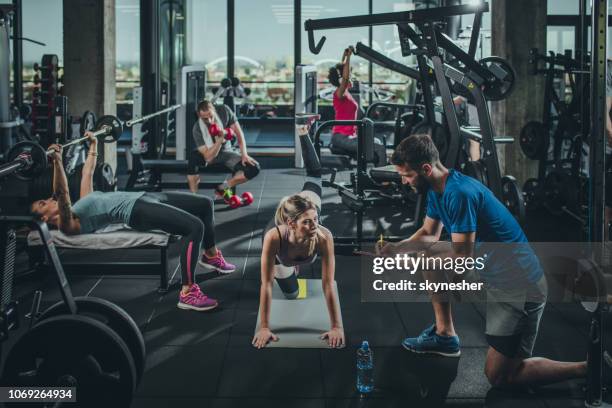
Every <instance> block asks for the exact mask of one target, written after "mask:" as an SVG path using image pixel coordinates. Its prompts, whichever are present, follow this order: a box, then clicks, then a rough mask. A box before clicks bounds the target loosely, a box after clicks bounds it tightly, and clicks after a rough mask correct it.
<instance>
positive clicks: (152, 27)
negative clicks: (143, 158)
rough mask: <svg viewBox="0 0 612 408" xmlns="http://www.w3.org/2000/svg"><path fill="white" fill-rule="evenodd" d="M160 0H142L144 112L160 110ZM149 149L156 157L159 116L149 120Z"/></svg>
mask: <svg viewBox="0 0 612 408" xmlns="http://www.w3.org/2000/svg"><path fill="white" fill-rule="evenodd" d="M159 9H160V4H159V0H140V84H141V86H142V113H143V114H146V113H151V112H156V111H158V110H159V105H160V101H159V98H158V95H160V94H161V90H160V78H159V38H160V37H159ZM148 129H149V134H148V141H149V151H148V152H147V157H155V156H156V150H157V147H158V146H157V143H156V141H158V140H159V126H158V121H157V118H154V119H152V120H151V121H150V122H149V126H148Z"/></svg>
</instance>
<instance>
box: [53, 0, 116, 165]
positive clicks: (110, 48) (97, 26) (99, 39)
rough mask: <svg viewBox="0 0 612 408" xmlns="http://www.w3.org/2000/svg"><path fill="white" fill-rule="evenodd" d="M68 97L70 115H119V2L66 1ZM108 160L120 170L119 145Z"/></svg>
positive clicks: (112, 148)
mask: <svg viewBox="0 0 612 408" xmlns="http://www.w3.org/2000/svg"><path fill="white" fill-rule="evenodd" d="M63 9H64V11H63V13H64V95H66V96H67V97H68V114H69V115H72V116H81V115H82V114H83V112H84V111H86V110H90V111H92V112H94V113H95V114H96V116H97V117H100V116H102V115H116V113H117V108H116V87H115V68H116V58H115V0H64V2H63ZM104 161H106V162H107V163H110V164H111V166H112V167H113V169H116V147H115V144H111V145H108V144H106V145H105V146H104Z"/></svg>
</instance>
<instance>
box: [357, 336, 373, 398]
mask: <svg viewBox="0 0 612 408" xmlns="http://www.w3.org/2000/svg"><path fill="white" fill-rule="evenodd" d="M357 390H359V392H360V393H362V394H366V393H369V392H372V390H374V353H373V352H372V349H371V348H370V344H369V343H368V342H367V341H364V342H363V343H361V347H359V348H358V349H357Z"/></svg>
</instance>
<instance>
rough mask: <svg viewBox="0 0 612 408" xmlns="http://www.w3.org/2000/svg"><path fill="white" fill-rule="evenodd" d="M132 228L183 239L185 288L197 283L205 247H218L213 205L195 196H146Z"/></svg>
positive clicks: (134, 214) (137, 205)
mask: <svg viewBox="0 0 612 408" xmlns="http://www.w3.org/2000/svg"><path fill="white" fill-rule="evenodd" d="M130 227H131V228H133V229H135V230H138V231H151V230H161V231H164V232H166V233H168V234H173V235H180V236H181V240H180V241H179V245H180V252H179V253H180V262H181V276H182V283H183V285H191V284H192V283H193V271H194V270H195V268H196V266H197V264H198V260H199V256H200V249H201V247H204V249H209V248H212V247H214V246H215V218H214V207H213V201H212V200H211V199H210V198H208V197H205V196H200V195H196V194H192V193H178V192H167V193H145V195H143V196H142V197H140V198H139V199H138V200H137V201H136V203H135V204H134V208H133V209H132V215H131V217H130Z"/></svg>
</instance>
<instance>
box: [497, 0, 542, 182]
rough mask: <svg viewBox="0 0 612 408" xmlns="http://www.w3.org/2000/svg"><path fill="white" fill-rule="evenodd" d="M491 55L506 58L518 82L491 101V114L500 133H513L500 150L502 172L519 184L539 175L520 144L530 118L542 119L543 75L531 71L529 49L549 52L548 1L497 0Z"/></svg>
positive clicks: (507, 134) (506, 134)
mask: <svg viewBox="0 0 612 408" xmlns="http://www.w3.org/2000/svg"><path fill="white" fill-rule="evenodd" d="M492 3H493V4H492V8H493V10H492V16H491V17H492V19H491V28H492V38H491V39H492V46H491V49H492V51H491V53H492V55H497V56H500V57H503V58H506V59H507V60H508V61H509V62H510V63H511V64H512V66H513V67H514V69H515V70H516V74H517V81H516V85H515V88H514V91H513V93H512V95H511V96H510V97H509V98H507V99H506V100H504V101H499V102H492V105H491V117H492V120H493V128H494V129H495V132H496V134H497V135H498V136H513V137H514V138H515V143H514V144H513V145H507V146H504V147H501V148H499V149H498V153H499V158H500V162H501V165H502V175H504V174H512V175H514V176H515V177H516V178H517V180H518V181H519V183H520V184H521V185H522V183H523V182H524V181H525V180H526V179H527V178H529V177H535V176H536V174H537V162H536V161H533V160H529V159H527V158H526V157H525V155H524V154H523V152H522V151H521V148H520V146H519V141H518V139H519V135H520V131H521V128H522V127H523V125H524V124H525V123H527V122H528V121H530V120H542V108H543V105H542V104H543V98H544V77H543V76H542V75H538V76H534V75H531V74H529V50H530V49H531V48H533V47H536V48H538V49H539V50H540V52H544V51H546V8H547V1H546V0H538V1H533V0H494V1H493V2H492Z"/></svg>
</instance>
